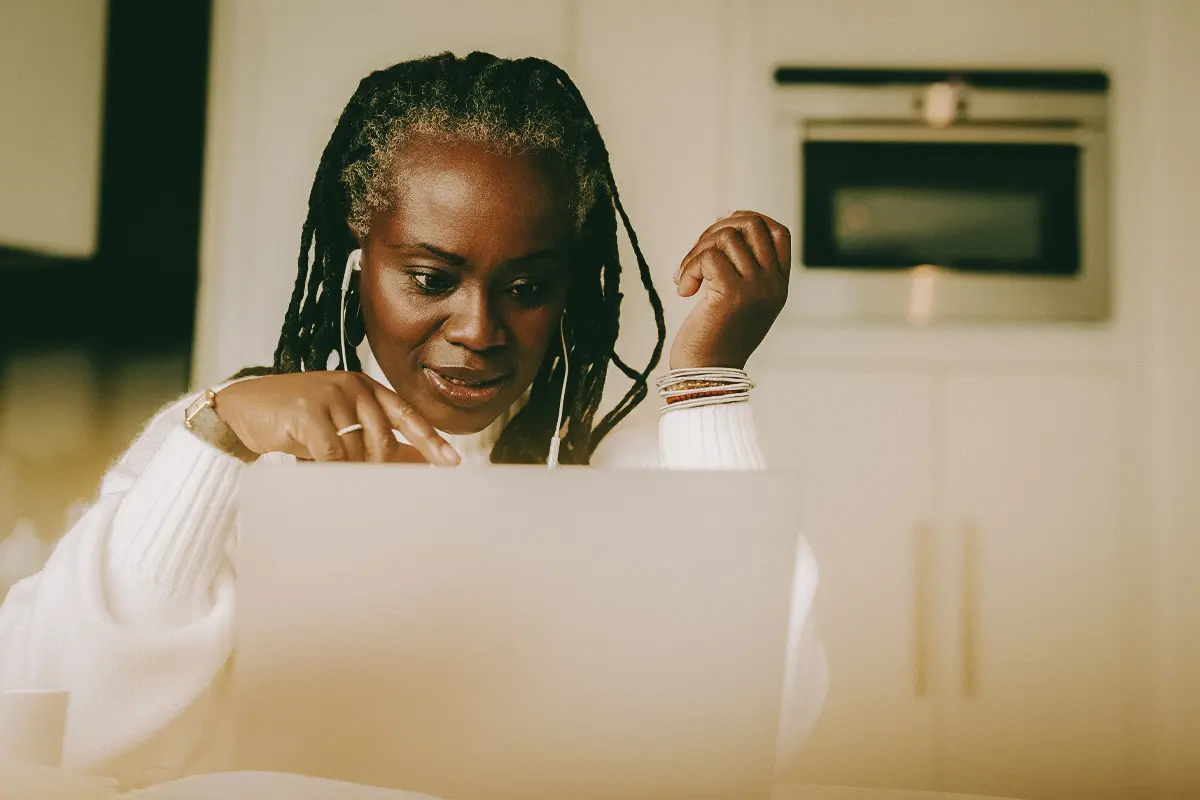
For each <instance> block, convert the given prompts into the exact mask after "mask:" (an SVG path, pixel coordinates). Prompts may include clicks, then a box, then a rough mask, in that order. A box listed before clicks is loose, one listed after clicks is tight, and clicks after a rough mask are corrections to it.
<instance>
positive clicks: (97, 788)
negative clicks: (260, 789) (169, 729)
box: [0, 763, 995, 800]
mask: <svg viewBox="0 0 1200 800" xmlns="http://www.w3.org/2000/svg"><path fill="white" fill-rule="evenodd" d="M302 780H303V779H302ZM185 782H186V781H185ZM330 785H331V786H332V785H333V784H330ZM342 786H346V784H342ZM164 788H165V789H166V791H162V792H160V791H158V790H154V789H152V790H148V791H146V792H145V793H144V794H143V793H142V792H133V793H131V794H130V795H128V796H129V798H130V800H134V798H136V797H146V798H147V800H150V798H153V797H162V798H164V799H165V798H171V797H179V798H185V797H186V798H188V800H191V799H192V798H201V797H204V798H205V800H207V798H208V795H207V794H205V793H204V792H202V791H201V792H198V793H193V792H187V791H184V792H177V791H175V790H174V789H173V787H170V786H169V785H168V786H167V787H164ZM310 788H312V789H313V791H312V792H311V797H313V798H316V797H318V796H319V795H328V797H329V798H330V800H333V798H335V797H336V798H342V797H344V796H345V795H344V794H343V793H342V792H340V791H332V792H328V791H326V792H322V791H319V788H320V787H318V786H316V785H314V786H312V787H310ZM363 788H364V789H365V791H364V792H363V793H362V796H363V797H364V798H366V797H368V796H370V797H372V798H377V797H378V798H384V797H389V798H390V797H395V798H397V800H399V799H400V798H403V797H405V795H406V794H407V793H405V792H392V791H389V790H380V789H367V788H366V787H363ZM222 794H223V795H225V798H226V800H234V798H232V797H229V796H228V795H227V794H225V793H222ZM0 795H2V796H3V797H4V798H5V800H120V798H122V797H125V795H121V794H119V793H118V792H117V791H116V790H115V789H113V788H112V787H111V786H109V785H107V784H106V783H104V782H103V781H99V780H97V779H95V778H88V777H85V776H81V775H75V774H73V773H69V772H65V771H62V770H54V769H46V768H44V767H35V766H29V765H23V764H3V763H0ZM306 796H308V795H306ZM407 796H408V797H412V795H407ZM771 800H995V799H994V798H981V797H979V796H977V795H965V794H946V793H942V792H916V791H906V790H903V789H856V788H849V787H841V786H778V787H776V789H775V792H774V793H773V794H772V798H771Z"/></svg>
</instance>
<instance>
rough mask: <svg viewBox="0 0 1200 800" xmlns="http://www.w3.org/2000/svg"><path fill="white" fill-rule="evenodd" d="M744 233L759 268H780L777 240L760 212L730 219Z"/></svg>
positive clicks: (744, 238) (773, 269) (731, 223)
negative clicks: (772, 236) (772, 235)
mask: <svg viewBox="0 0 1200 800" xmlns="http://www.w3.org/2000/svg"><path fill="white" fill-rule="evenodd" d="M730 225H731V226H732V227H735V228H736V229H737V231H738V232H739V233H741V235H742V239H743V240H744V241H745V242H746V244H747V245H748V246H749V247H750V252H752V253H753V254H754V260H755V262H756V264H757V266H758V267H759V269H767V270H771V271H777V270H778V269H779V254H778V253H777V252H776V250H775V242H774V240H773V239H772V238H771V229H770V228H769V227H767V221H766V220H765V219H763V217H762V215H760V214H751V215H749V216H742V217H737V216H735V217H734V218H733V219H731V220H730Z"/></svg>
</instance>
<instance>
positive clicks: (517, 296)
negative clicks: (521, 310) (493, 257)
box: [508, 279, 544, 303]
mask: <svg viewBox="0 0 1200 800" xmlns="http://www.w3.org/2000/svg"><path fill="white" fill-rule="evenodd" d="M543 291H544V287H543V286H542V284H540V283H538V282H536V281H533V280H529V279H525V280H519V281H514V282H513V283H510V284H509V286H508V293H509V295H510V296H511V297H512V298H513V299H514V300H517V301H519V302H521V303H536V302H537V301H538V300H539V299H541V296H542V292H543Z"/></svg>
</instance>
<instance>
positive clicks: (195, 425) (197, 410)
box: [183, 389, 258, 463]
mask: <svg viewBox="0 0 1200 800" xmlns="http://www.w3.org/2000/svg"><path fill="white" fill-rule="evenodd" d="M183 424H184V426H185V427H186V428H187V429H188V430H189V431H191V432H192V433H194V434H196V436H199V437H200V438H201V439H203V440H204V441H206V442H208V443H209V444H211V445H212V446H213V447H216V448H217V449H218V450H221V451H223V452H225V453H228V454H229V455H231V456H236V457H237V458H240V459H241V460H242V461H245V462H247V463H249V462H251V461H255V460H257V459H258V454H257V453H255V452H254V451H253V450H251V449H250V448H248V447H246V445H244V444H243V443H242V440H241V439H239V438H238V435H237V434H236V433H234V432H233V428H230V427H229V425H228V424H226V422H225V420H223V419H221V415H220V414H218V413H217V393H216V391H215V390H213V389H205V390H204V394H202V395H200V397H198V398H197V399H196V401H195V402H193V403H192V404H191V405H190V406H188V409H187V411H186V412H185V413H184V416H183Z"/></svg>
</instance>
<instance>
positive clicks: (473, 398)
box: [423, 367, 508, 408]
mask: <svg viewBox="0 0 1200 800" xmlns="http://www.w3.org/2000/svg"><path fill="white" fill-rule="evenodd" d="M423 371H424V373H425V378H426V379H427V380H428V381H429V383H430V385H431V386H433V388H434V391H436V392H437V393H438V394H439V395H440V396H441V397H442V399H443V400H444V401H445V402H446V403H448V404H449V405H452V406H455V407H457V408H479V407H480V406H485V405H487V404H488V403H490V402H492V401H493V400H495V399H496V398H497V397H498V396H499V395H500V389H501V388H502V387H503V386H504V382H505V381H506V380H508V375H501V376H499V377H497V378H490V379H488V380H481V381H472V380H467V379H464V378H458V377H451V376H449V375H442V374H441V373H439V372H437V371H436V370H434V369H432V368H430V367H425V369H424V370H423Z"/></svg>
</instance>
